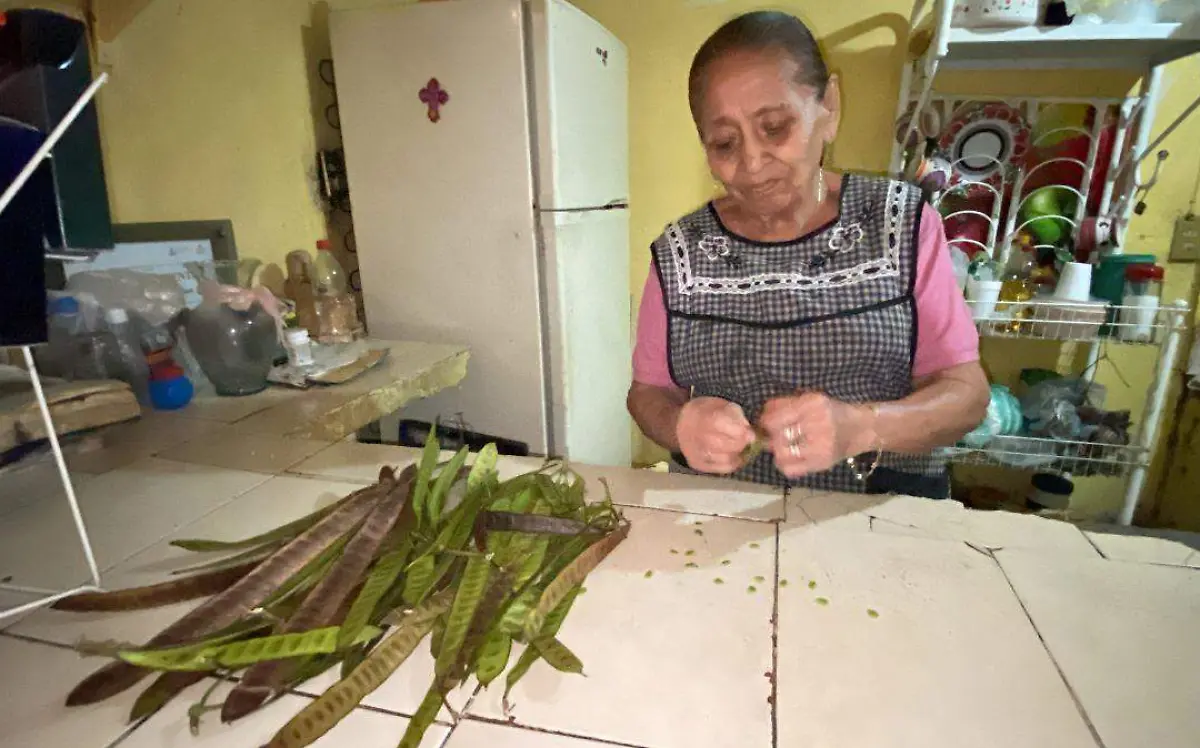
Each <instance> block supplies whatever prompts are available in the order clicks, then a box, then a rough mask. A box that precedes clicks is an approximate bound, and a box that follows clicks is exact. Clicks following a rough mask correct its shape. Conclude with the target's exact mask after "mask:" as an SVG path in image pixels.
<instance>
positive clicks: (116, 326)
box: [104, 308, 150, 405]
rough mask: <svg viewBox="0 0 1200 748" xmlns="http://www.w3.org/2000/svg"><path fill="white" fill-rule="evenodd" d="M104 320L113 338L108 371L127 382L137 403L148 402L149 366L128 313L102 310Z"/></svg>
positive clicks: (120, 310) (118, 310)
mask: <svg viewBox="0 0 1200 748" xmlns="http://www.w3.org/2000/svg"><path fill="white" fill-rule="evenodd" d="M104 321H105V322H107V323H108V331H109V333H111V334H112V336H113V339H114V340H115V346H114V350H113V351H112V361H111V362H110V372H111V373H112V374H113V375H115V376H116V377H118V378H119V379H121V380H123V381H125V382H128V383H129V386H130V387H132V388H133V394H134V395H136V396H137V399H138V402H139V403H141V404H143V405H148V404H150V367H149V366H148V365H147V364H146V356H145V355H144V354H143V353H142V351H141V347H142V346H141V340H140V338H139V337H138V334H137V332H136V331H135V330H134V329H133V324H132V323H131V322H130V321H129V313H128V312H126V311H125V310H124V309H120V308H113V309H108V310H106V311H105V312H104Z"/></svg>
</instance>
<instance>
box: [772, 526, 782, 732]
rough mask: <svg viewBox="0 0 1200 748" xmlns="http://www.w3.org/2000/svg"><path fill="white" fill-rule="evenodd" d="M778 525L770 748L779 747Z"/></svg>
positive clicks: (773, 601)
mask: <svg viewBox="0 0 1200 748" xmlns="http://www.w3.org/2000/svg"><path fill="white" fill-rule="evenodd" d="M779 546H780V533H779V525H775V584H774V585H773V593H774V594H773V600H772V606H771V748H779V576H780V569H779Z"/></svg>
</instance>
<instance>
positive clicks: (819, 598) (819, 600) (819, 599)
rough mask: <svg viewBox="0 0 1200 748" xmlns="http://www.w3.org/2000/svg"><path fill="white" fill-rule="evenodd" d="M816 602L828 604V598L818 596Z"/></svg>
mask: <svg viewBox="0 0 1200 748" xmlns="http://www.w3.org/2000/svg"><path fill="white" fill-rule="evenodd" d="M816 602H817V605H828V604H829V600H828V599H827V598H824V597H818V598H817V601H816Z"/></svg>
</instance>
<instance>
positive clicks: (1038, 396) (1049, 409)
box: [1021, 378, 1088, 441]
mask: <svg viewBox="0 0 1200 748" xmlns="http://www.w3.org/2000/svg"><path fill="white" fill-rule="evenodd" d="M1087 392H1088V383H1087V382H1085V381H1083V380H1082V379H1078V378H1069V379H1068V378H1063V379H1047V380H1045V381H1042V382H1038V383H1037V384H1035V385H1033V386H1032V387H1030V388H1029V392H1027V393H1026V394H1025V396H1024V397H1022V398H1021V412H1022V414H1023V415H1024V416H1025V418H1026V419H1027V420H1028V421H1029V432H1030V433H1031V434H1033V435H1034V436H1041V437H1048V438H1051V439H1062V440H1066V441H1075V440H1077V439H1079V438H1080V437H1081V435H1082V433H1083V421H1082V420H1081V419H1080V418H1079V406H1081V405H1083V402H1084V399H1085V398H1086V397H1087Z"/></svg>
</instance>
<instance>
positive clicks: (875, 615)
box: [867, 608, 879, 618]
mask: <svg viewBox="0 0 1200 748" xmlns="http://www.w3.org/2000/svg"><path fill="white" fill-rule="evenodd" d="M867 615H869V616H870V617H872V618H878V617H879V611H877V610H871V609H870V608H867Z"/></svg>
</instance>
